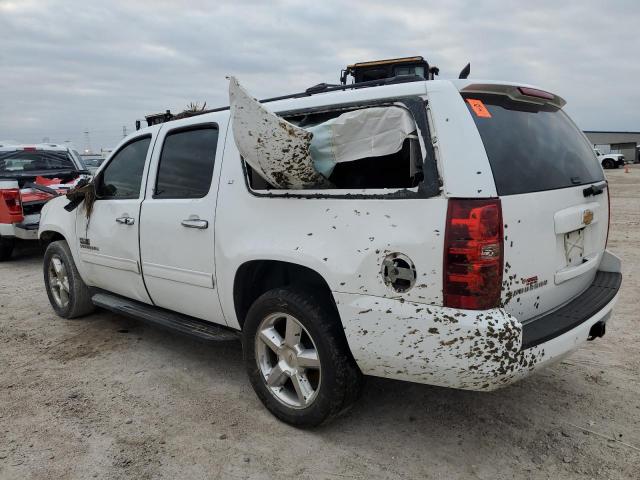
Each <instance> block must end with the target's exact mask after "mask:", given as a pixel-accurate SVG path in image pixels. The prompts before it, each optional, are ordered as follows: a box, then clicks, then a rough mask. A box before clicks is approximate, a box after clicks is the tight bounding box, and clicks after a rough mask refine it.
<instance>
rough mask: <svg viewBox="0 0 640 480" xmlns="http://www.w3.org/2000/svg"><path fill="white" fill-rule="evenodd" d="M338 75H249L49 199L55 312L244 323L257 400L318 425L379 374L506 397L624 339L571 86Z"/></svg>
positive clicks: (220, 333)
mask: <svg viewBox="0 0 640 480" xmlns="http://www.w3.org/2000/svg"><path fill="white" fill-rule="evenodd" d="M354 87H357V88H354ZM325 90H326V91H325V92H324V93H319V94H300V95H294V96H291V97H289V98H284V99H282V100H277V101H273V102H264V103H262V104H260V103H258V102H257V101H254V100H253V99H252V98H251V96H249V95H247V94H246V92H245V91H244V90H243V89H242V88H241V87H240V86H239V85H238V84H237V82H236V81H235V79H233V78H232V79H231V85H230V100H231V108H230V109H229V108H226V109H219V110H216V111H210V112H205V113H203V114H198V115H194V116H191V117H188V118H182V119H179V120H173V121H169V122H166V123H162V124H159V125H155V126H152V127H149V128H145V129H143V130H140V131H138V132H136V133H134V134H132V135H130V136H129V137H128V138H126V139H125V140H123V142H122V143H121V144H120V145H119V146H118V147H117V149H116V150H115V153H114V154H113V155H112V156H111V157H110V159H109V160H108V161H107V162H105V163H104V164H103V165H102V166H101V167H100V169H99V170H98V172H97V173H96V176H95V179H94V183H92V184H90V185H88V186H86V187H84V188H83V189H81V190H80V192H79V194H78V195H79V196H75V197H74V196H71V197H72V200H71V202H70V201H69V200H68V199H65V198H57V199H54V200H53V201H51V202H49V203H48V204H47V205H46V207H45V208H44V210H43V216H42V219H41V223H40V230H39V236H40V238H41V239H42V240H43V241H44V242H45V243H48V248H47V251H46V254H45V259H44V280H45V284H46V289H47V292H48V295H49V298H50V301H51V304H52V306H53V308H54V310H55V311H56V312H57V314H58V315H60V316H62V317H65V318H70V317H76V316H80V315H83V314H87V313H89V312H91V311H92V310H93V308H94V306H95V305H97V306H100V307H103V308H108V309H111V310H113V311H116V312H121V313H122V314H125V315H130V316H134V317H138V318H140V319H143V320H146V321H149V322H152V323H155V324H158V325H161V326H165V327H169V328H173V329H176V330H178V331H182V332H187V333H191V334H194V335H196V336H199V337H201V338H205V339H211V340H227V339H230V338H236V337H237V336H240V337H241V339H242V345H243V351H244V358H245V362H246V368H247V371H248V374H249V377H250V379H251V383H252V385H253V387H254V389H255V391H256V393H257V394H258V396H259V397H260V399H261V400H262V402H263V403H264V404H265V405H266V407H267V408H268V409H269V410H270V411H271V412H272V413H273V414H275V415H276V416H277V417H278V418H280V419H282V420H284V421H286V422H288V423H291V424H294V425H298V426H312V425H317V424H319V423H321V422H322V421H324V420H326V419H328V418H330V417H333V416H335V415H337V414H338V413H340V412H342V411H343V410H345V409H346V408H347V407H349V406H350V405H351V404H352V403H353V402H354V401H355V400H356V399H357V397H358V393H359V391H360V388H361V381H362V376H363V374H364V375H374V376H380V377H387V378H395V379H401V380H407V381H412V382H419V383H427V384H433V385H441V386H446V387H453V388H461V389H469V390H493V389H496V388H498V387H501V386H504V385H507V384H509V383H512V382H514V381H515V380H517V379H519V378H522V377H524V376H526V375H528V374H530V373H531V372H533V371H534V370H537V369H538V368H540V367H542V366H543V365H547V364H549V363H551V362H553V361H557V360H558V359H560V358H561V357H563V356H564V355H566V354H567V353H568V352H570V351H571V350H573V349H575V348H576V347H577V346H578V345H580V344H581V343H582V342H583V341H585V340H587V339H593V338H595V337H599V336H602V335H603V334H604V332H605V324H606V322H607V321H608V319H609V318H610V315H611V312H612V308H613V305H614V303H615V301H616V298H617V293H618V289H619V287H620V283H621V274H620V261H619V259H618V258H617V257H615V256H614V255H612V254H611V253H609V252H608V251H607V250H606V249H605V247H606V243H607V235H608V229H609V222H608V220H609V201H608V189H607V183H606V181H605V178H604V175H603V171H602V168H601V166H600V165H599V163H598V161H597V159H596V156H595V154H594V152H593V149H592V148H591V146H590V144H589V142H588V140H587V139H586V138H585V137H584V135H583V134H582V133H581V131H580V130H579V129H578V128H577V127H576V126H575V125H574V123H573V122H572V121H571V120H570V119H569V117H568V116H567V115H566V113H565V112H564V111H563V110H562V106H563V105H564V103H565V102H564V101H563V100H562V99H561V98H560V97H558V96H557V95H554V94H550V93H548V92H545V91H542V90H539V89H535V88H533V87H529V86H523V85H516V84H511V83H504V82H492V81H471V80H453V81H450V80H430V81H424V80H423V81H414V82H408V83H400V84H390V85H383V86H376V87H368V86H367V85H366V84H364V85H363V84H357V85H355V86H339V87H326V88H325ZM266 106H268V107H269V110H267V109H266V108H265V107H266ZM272 111H273V112H277V115H276V114H273V113H271V112H272ZM83 195H84V197H83ZM83 198H84V200H83ZM94 198H95V200H94ZM74 207H76V208H74Z"/></svg>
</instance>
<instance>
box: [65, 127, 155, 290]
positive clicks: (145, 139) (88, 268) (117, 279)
mask: <svg viewBox="0 0 640 480" xmlns="http://www.w3.org/2000/svg"><path fill="white" fill-rule="evenodd" d="M152 140H153V134H144V135H141V136H139V137H135V138H133V139H131V140H129V141H128V142H127V143H125V144H124V145H123V146H122V147H120V148H119V149H118V151H117V152H116V153H114V154H113V156H112V157H111V159H110V160H109V163H108V165H106V166H105V168H104V169H103V170H102V171H101V172H100V173H99V174H98V176H97V177H96V194H97V198H96V200H95V201H94V202H93V205H92V208H91V213H90V215H87V213H86V209H85V206H83V207H82V208H78V209H76V237H77V238H76V241H77V242H78V245H77V246H78V251H79V252H80V259H81V260H82V262H83V263H84V267H85V276H86V278H85V280H86V281H87V283H88V284H89V285H93V286H96V287H100V288H103V289H105V290H108V291H111V292H114V293H118V294H120V295H124V296H125V297H128V298H133V299H136V300H140V301H143V302H146V303H150V299H149V296H148V295H147V292H146V290H145V287H144V282H143V280H142V272H141V269H140V250H139V244H138V228H139V220H140V204H141V202H142V198H143V196H144V188H143V182H142V179H143V178H144V177H145V172H146V168H147V165H148V162H147V157H148V156H149V155H150V150H151V148H150V146H151V145H152Z"/></svg>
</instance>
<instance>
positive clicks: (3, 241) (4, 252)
mask: <svg viewBox="0 0 640 480" xmlns="http://www.w3.org/2000/svg"><path fill="white" fill-rule="evenodd" d="M15 243H16V241H15V239H14V238H7V237H2V236H0V262H2V261H5V260H9V259H10V258H11V254H12V253H13V247H14V246H15Z"/></svg>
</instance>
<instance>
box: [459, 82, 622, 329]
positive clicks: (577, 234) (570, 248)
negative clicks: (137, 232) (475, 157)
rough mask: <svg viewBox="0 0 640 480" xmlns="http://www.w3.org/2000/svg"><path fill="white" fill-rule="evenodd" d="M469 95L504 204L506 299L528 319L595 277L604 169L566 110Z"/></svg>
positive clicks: (604, 204) (602, 226) (604, 228)
mask: <svg viewBox="0 0 640 480" xmlns="http://www.w3.org/2000/svg"><path fill="white" fill-rule="evenodd" d="M464 98H465V103H466V104H467V107H468V110H469V114H470V115H471V116H472V118H473V120H474V122H475V124H476V126H477V128H478V131H479V133H480V136H481V138H482V142H483V144H484V147H485V150H486V153H487V157H488V160H489V164H490V166H491V170H492V173H493V177H494V180H495V185H496V191H497V194H498V195H499V197H500V198H501V202H502V210H503V219H504V247H505V254H504V259H505V265H504V278H503V294H502V300H503V302H504V303H505V304H506V308H507V310H508V311H509V312H510V313H512V314H514V315H516V317H517V318H519V319H520V320H525V321H526V320H527V319H531V318H534V317H537V316H539V315H541V314H543V313H545V312H548V311H549V310H552V309H555V308H557V307H559V306H561V305H563V304H565V303H567V302H568V301H569V300H571V299H572V298H573V297H575V296H576V295H578V294H580V293H581V292H582V291H583V290H585V289H586V288H587V287H588V286H589V285H590V283H591V282H592V280H593V278H594V276H595V274H596V271H597V269H598V265H599V264H600V260H601V258H602V254H603V252H604V249H605V246H606V239H607V232H608V217H609V214H608V199H607V191H606V182H605V178H604V174H603V171H602V168H601V167H600V165H599V163H598V160H597V158H596V156H595V154H594V151H593V148H592V147H591V145H590V144H589V142H588V140H587V139H586V137H585V136H584V135H583V134H582V132H581V131H580V130H579V129H578V128H577V127H576V125H575V124H574V123H573V122H572V121H571V119H570V118H569V117H568V116H567V115H566V114H565V113H564V111H563V110H562V109H560V108H558V107H556V106H553V105H551V104H549V103H541V102H540V99H537V100H538V102H537V103H534V102H526V101H522V100H520V99H518V100H514V99H512V98H510V97H509V96H507V95H500V94H478V93H470V94H465V95H464Z"/></svg>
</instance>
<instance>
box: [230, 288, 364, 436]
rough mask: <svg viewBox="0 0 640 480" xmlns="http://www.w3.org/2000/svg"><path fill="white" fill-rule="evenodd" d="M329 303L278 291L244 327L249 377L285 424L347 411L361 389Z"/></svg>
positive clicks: (311, 422)
mask: <svg viewBox="0 0 640 480" xmlns="http://www.w3.org/2000/svg"><path fill="white" fill-rule="evenodd" d="M328 303H329V302H327V301H323V300H320V299H318V298H316V297H314V296H313V295H311V294H309V293H307V292H305V291H301V290H294V289H286V288H278V289H274V290H271V291H269V292H267V293H265V294H263V295H262V296H261V297H259V298H258V299H257V300H256V301H255V302H254V304H253V305H252V306H251V308H250V310H249V312H248V314H247V319H246V322H245V325H244V329H243V351H244V360H245V366H246V368H247V372H248V374H249V379H250V380H251V384H252V386H253V388H254V390H255V391H256V394H257V395H258V397H259V398H260V400H261V401H262V403H264V405H265V406H266V407H267V408H268V409H269V410H270V411H271V413H273V414H274V415H275V416H276V417H278V418H279V419H280V420H282V421H284V422H286V423H289V424H291V425H294V426H298V427H312V426H316V425H319V424H320V423H322V422H324V421H326V420H328V419H330V418H332V417H334V416H336V415H338V414H339V413H341V412H343V411H345V410H346V409H348V407H349V406H351V405H352V404H353V402H354V401H355V400H356V399H357V397H358V395H359V392H360V390H361V386H362V374H361V373H360V371H359V369H358V367H357V365H356V364H355V361H354V360H353V357H352V356H351V353H350V351H349V347H348V345H347V342H346V339H345V338H344V333H343V331H342V328H341V327H340V321H339V318H338V315H337V312H335V309H334V308H331V305H329V304H328Z"/></svg>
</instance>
